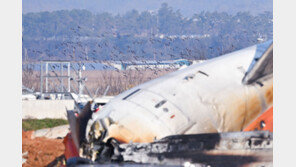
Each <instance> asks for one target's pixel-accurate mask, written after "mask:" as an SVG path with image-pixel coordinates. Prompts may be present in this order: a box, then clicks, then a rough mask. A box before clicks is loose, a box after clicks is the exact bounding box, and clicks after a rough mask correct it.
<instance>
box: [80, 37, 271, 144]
mask: <svg viewBox="0 0 296 167" xmlns="http://www.w3.org/2000/svg"><path fill="white" fill-rule="evenodd" d="M272 52H273V44H272V41H267V42H265V43H262V44H258V45H255V46H251V47H248V48H245V49H242V50H239V51H236V52H233V53H230V54H226V55H224V56H220V57H217V58H214V59H210V60H207V61H205V62H203V63H200V64H194V65H191V66H189V67H187V68H185V69H181V70H178V71H176V72H173V73H170V74H167V75H165V76H163V77H160V78H157V79H154V80H151V81H149V82H146V83H144V84H141V85H139V86H136V87H134V88H132V89H130V90H128V91H125V92H123V93H121V94H120V95H118V96H116V98H114V99H112V100H111V101H110V102H109V103H108V104H106V105H105V106H104V107H103V109H102V110H101V111H99V112H96V113H93V114H92V115H91V116H90V119H89V120H88V123H87V126H86V130H85V131H83V133H84V134H85V136H84V137H85V138H86V140H88V141H89V140H90V134H95V136H96V137H101V138H104V140H105V141H106V140H107V139H109V138H115V139H116V140H117V141H119V142H121V143H129V142H137V143H141V142H153V141H155V140H158V139H161V138H163V137H166V136H169V135H180V134H201V133H217V132H218V133H220V132H232V131H241V130H243V129H244V128H246V127H247V126H248V125H249V124H250V123H251V122H252V121H254V120H255V119H256V118H257V117H258V116H260V115H261V114H262V113H263V112H264V111H265V110H267V109H268V108H270V107H271V106H272V105H273V76H272V72H273V71H272V68H273V66H272V59H273V53H272ZM80 135H81V134H80ZM76 143H78V142H76Z"/></svg>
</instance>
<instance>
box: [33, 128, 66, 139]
mask: <svg viewBox="0 0 296 167" xmlns="http://www.w3.org/2000/svg"><path fill="white" fill-rule="evenodd" d="M68 132H69V125H61V126H57V127H53V128H46V129H40V130H36V131H34V133H33V134H32V138H35V137H46V138H50V139H56V138H58V137H61V138H63V137H65V136H66V135H67V133H68Z"/></svg>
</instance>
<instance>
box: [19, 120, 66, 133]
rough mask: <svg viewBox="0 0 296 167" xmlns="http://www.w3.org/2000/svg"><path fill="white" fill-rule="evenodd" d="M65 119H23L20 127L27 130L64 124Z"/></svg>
mask: <svg viewBox="0 0 296 167" xmlns="http://www.w3.org/2000/svg"><path fill="white" fill-rule="evenodd" d="M66 124H68V121H67V120H64V119H49V118H47V119H23V120H22V129H23V130H25V131H27V130H38V129H44V128H52V127H55V126H60V125H66Z"/></svg>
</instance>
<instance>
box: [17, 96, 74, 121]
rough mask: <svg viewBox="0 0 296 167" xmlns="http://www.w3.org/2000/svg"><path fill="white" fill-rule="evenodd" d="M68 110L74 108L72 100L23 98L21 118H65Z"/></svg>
mask: <svg viewBox="0 0 296 167" xmlns="http://www.w3.org/2000/svg"><path fill="white" fill-rule="evenodd" d="M66 108H67V109H68V110H73V109H74V101H73V100H23V101H22V118H23V119H28V118H34V119H44V118H56V119H57V118H61V119H67V112H66Z"/></svg>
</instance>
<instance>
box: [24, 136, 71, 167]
mask: <svg viewBox="0 0 296 167" xmlns="http://www.w3.org/2000/svg"><path fill="white" fill-rule="evenodd" d="M32 133H33V131H22V153H25V152H28V154H27V155H25V156H23V158H25V159H27V161H26V162H25V163H24V164H23V165H22V166H23V167H39V166H51V165H49V164H50V163H52V162H53V161H54V160H55V159H56V158H57V157H60V156H61V155H63V153H64V150H65V147H64V145H63V139H47V138H44V137H37V138H34V139H31V135H32ZM58 166H61V165H58Z"/></svg>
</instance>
